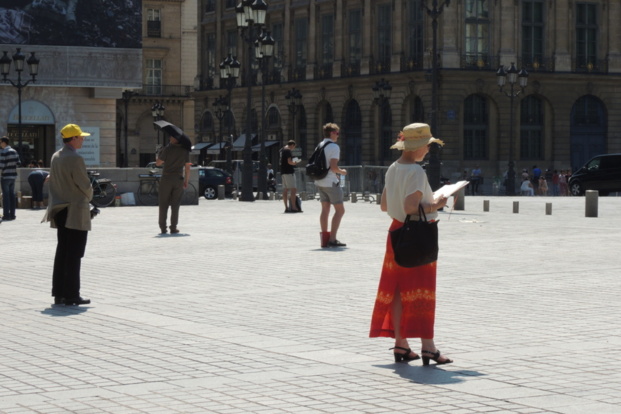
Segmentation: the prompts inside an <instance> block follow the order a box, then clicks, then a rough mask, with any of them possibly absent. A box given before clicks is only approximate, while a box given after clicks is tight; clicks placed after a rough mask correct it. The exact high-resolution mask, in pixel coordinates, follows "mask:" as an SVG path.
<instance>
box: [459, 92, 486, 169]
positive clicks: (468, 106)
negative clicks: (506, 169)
mask: <svg viewBox="0 0 621 414" xmlns="http://www.w3.org/2000/svg"><path fill="white" fill-rule="evenodd" d="M488 118H489V117H488V110H487V99H485V98H484V97H483V96H479V95H470V96H469V97H467V98H466V100H465V101H464V159H465V160H484V159H487V130H488Z"/></svg>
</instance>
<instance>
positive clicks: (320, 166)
mask: <svg viewBox="0 0 621 414" xmlns="http://www.w3.org/2000/svg"><path fill="white" fill-rule="evenodd" d="M329 144H332V141H329V142H326V143H325V145H321V144H319V145H318V146H317V148H315V152H313V155H311V157H310V159H309V160H308V164H306V175H307V176H308V177H310V178H311V179H313V180H321V179H322V178H325V176H326V175H328V171H330V168H329V167H328V165H327V161H326V154H325V153H324V149H325V148H326V147H327V146H328V145H329Z"/></svg>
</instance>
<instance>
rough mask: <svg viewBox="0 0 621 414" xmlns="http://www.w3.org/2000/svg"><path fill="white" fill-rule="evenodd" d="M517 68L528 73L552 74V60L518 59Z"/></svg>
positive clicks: (540, 57)
mask: <svg viewBox="0 0 621 414" xmlns="http://www.w3.org/2000/svg"><path fill="white" fill-rule="evenodd" d="M517 63H518V64H517V67H518V68H520V69H521V68H524V69H526V70H527V71H529V72H554V59H552V58H546V57H543V56H537V57H532V56H529V57H520V58H518V62H517Z"/></svg>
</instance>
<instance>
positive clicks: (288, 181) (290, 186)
mask: <svg viewBox="0 0 621 414" xmlns="http://www.w3.org/2000/svg"><path fill="white" fill-rule="evenodd" d="M294 149H295V141H288V142H287V145H285V146H284V147H283V148H282V149H281V150H280V178H281V179H282V201H283V202H284V203H285V213H299V212H300V210H299V209H298V207H297V203H296V202H295V196H296V193H297V185H296V182H295V168H293V167H294V166H295V165H296V164H297V163H298V162H300V161H299V160H298V159H297V158H295V159H294V158H293V154H292V152H291V151H293V150H294ZM289 206H291V208H289Z"/></svg>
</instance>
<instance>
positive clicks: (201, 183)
mask: <svg viewBox="0 0 621 414" xmlns="http://www.w3.org/2000/svg"><path fill="white" fill-rule="evenodd" d="M219 185H223V186H224V194H225V195H226V196H230V195H231V194H233V189H234V186H233V177H232V176H231V174H229V173H228V172H226V171H224V170H222V169H220V168H214V167H200V168H199V169H198V194H199V195H200V194H203V195H204V196H205V198H206V199H207V200H215V199H216V198H218V186H219Z"/></svg>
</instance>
